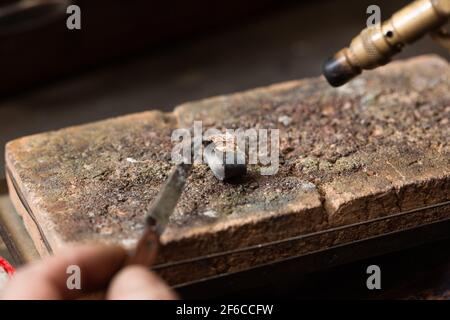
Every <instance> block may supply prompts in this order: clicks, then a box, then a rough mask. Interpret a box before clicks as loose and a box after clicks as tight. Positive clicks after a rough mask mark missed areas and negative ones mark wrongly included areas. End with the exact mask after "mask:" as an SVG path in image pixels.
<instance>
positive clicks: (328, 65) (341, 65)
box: [322, 57, 361, 87]
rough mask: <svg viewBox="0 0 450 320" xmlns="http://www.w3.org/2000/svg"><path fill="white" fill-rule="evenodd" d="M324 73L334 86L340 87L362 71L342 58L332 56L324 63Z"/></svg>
mask: <svg viewBox="0 0 450 320" xmlns="http://www.w3.org/2000/svg"><path fill="white" fill-rule="evenodd" d="M322 72H323V75H324V76H325V78H326V79H327V81H328V83H329V84H330V85H332V86H333V87H340V86H342V85H344V84H346V83H347V82H349V81H350V80H351V79H353V78H354V77H356V76H357V75H358V74H360V73H361V71H360V70H356V69H354V68H351V67H350V66H349V65H348V63H346V61H345V60H344V59H342V58H336V57H331V58H329V59H327V60H326V61H325V63H324V64H323V71H322Z"/></svg>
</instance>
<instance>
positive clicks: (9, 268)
mask: <svg viewBox="0 0 450 320" xmlns="http://www.w3.org/2000/svg"><path fill="white" fill-rule="evenodd" d="M0 268H2V269H3V270H5V271H6V273H7V274H9V275H10V276H12V275H13V274H14V272H16V270H15V269H14V267H13V266H12V265H10V264H9V262H8V261H6V260H5V259H3V258H2V257H0Z"/></svg>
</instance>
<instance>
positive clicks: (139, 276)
mask: <svg viewBox="0 0 450 320" xmlns="http://www.w3.org/2000/svg"><path fill="white" fill-rule="evenodd" d="M106 299H108V300H173V299H177V295H176V294H175V292H174V291H172V289H170V288H169V287H168V286H167V284H166V283H164V281H163V280H161V279H160V278H159V277H158V276H157V275H155V274H154V273H153V272H151V271H150V270H148V269H147V268H146V267H143V266H136V265H134V266H128V267H125V268H124V269H122V270H121V271H119V272H118V273H117V274H116V275H115V276H114V278H113V279H112V281H111V283H110V285H109V288H108V292H107V294H106Z"/></svg>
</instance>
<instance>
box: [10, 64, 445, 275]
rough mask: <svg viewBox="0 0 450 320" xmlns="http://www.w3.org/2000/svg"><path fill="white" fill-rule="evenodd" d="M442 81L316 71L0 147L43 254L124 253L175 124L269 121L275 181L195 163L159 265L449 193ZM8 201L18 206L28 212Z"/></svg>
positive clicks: (408, 69)
mask: <svg viewBox="0 0 450 320" xmlns="http://www.w3.org/2000/svg"><path fill="white" fill-rule="evenodd" d="M449 78H450V67H449V65H448V63H447V61H445V60H443V59H441V58H439V57H436V56H423V57H419V58H415V59H411V60H407V61H404V62H395V63H391V64H390V65H387V66H386V67H383V68H380V69H378V70H376V71H372V72H367V73H365V74H364V75H362V76H361V77H359V78H357V79H355V80H354V81H352V82H351V83H349V84H347V85H345V86H343V87H342V88H339V89H335V88H331V87H330V86H329V85H328V84H327V83H326V81H325V80H324V79H323V78H311V79H304V80H299V81H291V82H287V83H282V84H276V85H273V86H269V87H265V88H258V89H254V90H250V91H246V92H242V93H236V94H231V95H225V96H219V97H213V98H209V99H205V100H201V101H195V102H189V103H186V104H183V105H181V106H178V107H177V108H175V111H174V112H173V113H168V114H165V113H161V112H157V111H151V112H144V113H139V114H135V115H130V116H124V117H119V118H115V119H108V120H104V121H100V122H96V123H91V124H87V125H82V126H76V127H71V128H66V129H62V130H58V131H54V132H49V133H43V134H37V135H33V136H29V137H24V138H21V139H18V140H14V141H12V142H10V143H9V144H8V145H7V147H6V163H7V167H8V170H9V172H8V174H9V175H10V177H11V178H12V179H13V180H14V181H15V182H16V185H17V186H16V187H17V189H18V192H20V193H21V194H22V195H23V198H24V199H25V200H26V202H27V203H28V205H29V207H30V208H31V211H32V214H33V218H32V219H30V218H27V219H24V220H25V221H26V224H27V228H28V229H29V230H30V233H31V234H32V236H33V239H34V241H35V243H36V244H37V246H38V247H39V248H40V252H41V254H42V255H45V254H48V251H49V250H48V247H50V248H51V249H52V251H55V250H58V249H59V248H61V247H62V246H63V245H65V244H67V243H80V242H91V241H95V242H107V243H120V244H123V245H125V246H127V247H132V246H133V245H134V244H135V242H136V240H137V239H138V237H139V235H140V232H141V231H142V228H143V216H144V214H145V212H146V211H147V210H148V209H149V208H150V205H151V202H152V200H153V199H154V198H155V196H156V194H157V192H158V191H159V190H160V188H161V186H162V184H163V182H164V180H165V178H166V177H167V174H168V172H169V170H170V152H171V148H172V143H171V141H170V135H171V133H172V131H173V130H174V129H175V128H180V127H189V126H190V125H192V123H193V122H194V121H196V120H199V121H202V123H203V127H204V129H207V128H210V127H214V128H218V129H225V128H243V129H249V128H267V129H274V128H276V129H279V130H280V149H281V150H280V168H279V171H278V173H277V174H276V175H273V176H262V175H260V174H259V171H258V168H257V167H250V169H249V173H248V175H247V176H246V178H245V179H244V180H243V181H241V183H238V184H227V183H222V182H219V181H218V180H217V179H215V178H214V176H213V174H212V173H211V172H210V171H209V169H208V167H207V166H206V165H197V166H195V167H194V168H193V172H192V174H191V177H190V178H189V180H188V183H187V186H186V189H185V191H184V192H183V195H182V197H181V199H180V202H179V204H178V206H177V208H176V211H175V212H174V215H173V216H172V218H171V222H170V224H169V228H168V230H167V231H166V233H165V234H164V235H163V239H162V240H163V248H162V251H161V253H160V255H159V258H158V263H167V262H173V261H177V260H183V259H189V258H195V257H197V256H202V255H205V254H212V253H220V252H224V251H227V250H236V249H239V248H246V247H249V246H254V245H258V244H263V243H268V242H273V241H280V240H283V239H287V238H289V237H297V236H301V235H307V234H310V233H313V232H321V231H325V230H328V229H330V228H334V227H339V226H346V225H352V224H355V223H364V222H367V221H372V220H374V219H375V220H376V219H377V218H380V217H386V216H390V215H395V214H397V213H399V212H403V211H407V210H411V209H418V208H421V207H424V206H429V205H432V204H438V203H442V202H445V201H448V200H449V198H450V182H449V181H450V164H449V151H450V149H449V146H450V145H449V138H450V132H449V126H448V119H449V118H450V90H449V89H450V81H449ZM10 185H11V186H12V183H11V184H10ZM11 189H12V188H11ZM19 202H20V201H18V200H17V199H16V201H15V203H16V208H18V211H19V212H20V213H21V214H22V215H29V214H30V213H27V212H26V210H24V208H23V207H21V204H20V203H19ZM446 215H450V214H448V213H440V214H439V216H437V215H436V217H433V216H432V215H430V216H427V217H423V219H424V220H425V219H426V220H427V221H428V220H433V218H436V219H438V218H439V219H440V218H443V217H445V216H446ZM419 220H420V219H419ZM414 221H416V222H417V223H418V224H420V221H417V217H415V218H414ZM410 223H411V222H410V221H406V220H405V221H404V227H405V228H406V227H407V226H409V225H410ZM37 226H39V228H37ZM390 227H391V226H388V225H387V224H386V225H378V226H377V229H374V230H372V231H373V232H372V231H370V230H365V231H355V232H353V233H351V234H346V235H339V236H337V238H333V239H331V238H329V239H327V238H326V236H325V235H324V237H325V238H321V239H320V241H319V240H317V242H315V243H308V242H307V241H306V240H305V241H306V242H302V243H301V245H299V246H298V247H296V246H290V247H286V248H284V250H283V252H281V253H282V254H281V253H280V252H275V251H270V252H267V253H266V254H264V255H250V256H245V257H244V256H242V259H240V260H239V259H238V260H227V261H222V260H220V261H219V260H218V262H216V264H211V265H209V266H208V267H207V268H206V267H205V268H206V269H202V268H200V267H198V266H197V267H198V268H191V269H189V272H186V271H183V272H184V273H183V272H181V271H177V272H178V273H177V274H175V273H176V272H172V273H170V274H169V273H167V274H166V277H168V278H169V281H171V282H173V283H177V282H182V281H186V280H188V279H192V277H194V278H195V276H198V277H201V276H205V275H214V274H218V273H222V272H229V271H233V270H234V271H236V270H240V269H245V267H248V266H253V265H255V264H259V263H263V262H264V261H265V262H267V261H270V260H271V259H272V260H275V259H278V258H280V257H283V258H286V257H289V256H290V255H295V254H297V253H299V252H303V251H304V250H310V251H314V250H319V249H324V248H326V247H327V246H331V245H336V244H339V243H342V242H343V241H344V242H345V241H352V240H358V239H361V238H364V237H367V236H373V235H374V234H376V233H377V232H378V233H382V232H386V231H387V230H390V229H389V228H390ZM396 227H397V228H399V229H401V228H402V225H401V224H400V225H399V226H396ZM43 238H45V239H46V241H47V242H48V243H47V246H45V245H42V242H43V241H44V240H43ZM302 241H303V240H302ZM280 254H281V255H280ZM242 255H243V253H242ZM234 259H237V258H236V257H235V258H234ZM244 261H245V262H244ZM180 272H181V273H183V275H181V273H180ZM188 273H190V277H191V278H189V277H187V276H186V274H188Z"/></svg>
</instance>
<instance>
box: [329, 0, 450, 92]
mask: <svg viewBox="0 0 450 320" xmlns="http://www.w3.org/2000/svg"><path fill="white" fill-rule="evenodd" d="M449 17H450V0H416V1H414V2H412V3H411V4H409V5H407V6H406V7H404V8H403V9H401V10H400V11H398V12H396V13H395V14H394V15H393V16H392V17H391V18H390V19H389V20H387V21H385V22H383V23H381V24H377V25H375V26H372V27H368V28H366V29H364V30H363V31H362V32H361V33H360V34H359V35H358V36H357V37H356V38H354V39H353V40H352V42H351V43H350V46H349V47H348V48H344V49H342V50H340V51H339V52H337V53H336V54H335V55H334V56H333V57H331V58H329V59H328V60H327V61H325V64H324V66H323V74H324V76H325V78H326V79H327V80H328V82H329V83H330V84H331V85H332V86H334V87H338V86H341V85H343V84H345V83H347V82H348V81H350V80H351V79H353V78H354V77H356V76H357V75H359V74H360V73H361V72H362V70H369V69H374V68H376V67H379V66H382V65H385V64H386V63H388V62H389V61H390V59H391V57H392V56H393V55H395V54H396V53H398V52H400V51H401V50H402V48H403V47H404V46H405V44H408V43H412V42H414V41H416V40H417V39H419V38H421V37H422V36H424V35H425V34H427V33H430V32H432V31H435V30H437V29H439V28H440V27H442V26H443V25H444V24H445V23H446V22H447V20H448V19H449Z"/></svg>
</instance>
